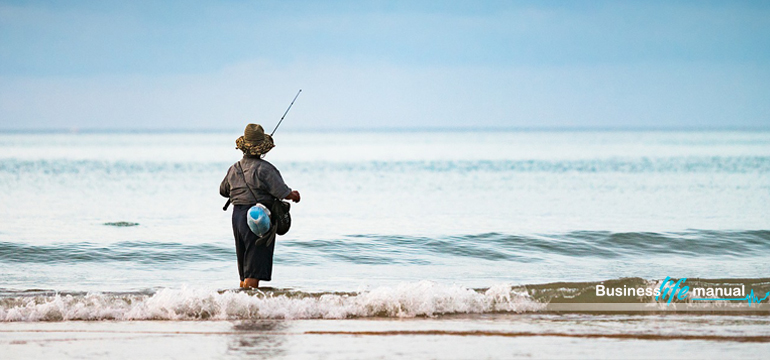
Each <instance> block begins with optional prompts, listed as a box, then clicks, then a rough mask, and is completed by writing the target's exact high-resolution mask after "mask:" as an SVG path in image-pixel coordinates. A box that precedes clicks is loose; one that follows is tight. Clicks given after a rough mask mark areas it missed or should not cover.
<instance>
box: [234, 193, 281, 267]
mask: <svg viewBox="0 0 770 360" xmlns="http://www.w3.org/2000/svg"><path fill="white" fill-rule="evenodd" d="M250 208H251V205H235V206H234V208H233V235H234V236H235V253H236V255H237V256H238V275H240V276H241V281H243V279H246V278H253V279H258V280H264V281H270V278H271V276H272V275H273V251H274V250H275V232H272V234H271V235H270V236H271V237H273V239H272V240H271V239H268V241H267V242H268V243H270V246H265V243H264V242H263V243H261V244H260V245H256V244H255V243H254V242H255V241H257V235H256V234H254V233H253V232H251V229H249V225H248V224H246V212H247V211H248V210H249V209H250Z"/></svg>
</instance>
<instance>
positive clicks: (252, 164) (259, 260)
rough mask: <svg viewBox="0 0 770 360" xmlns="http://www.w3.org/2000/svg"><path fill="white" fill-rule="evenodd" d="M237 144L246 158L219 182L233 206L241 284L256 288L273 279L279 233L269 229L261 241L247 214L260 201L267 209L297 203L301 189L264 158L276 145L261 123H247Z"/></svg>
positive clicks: (234, 232)
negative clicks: (291, 185)
mask: <svg viewBox="0 0 770 360" xmlns="http://www.w3.org/2000/svg"><path fill="white" fill-rule="evenodd" d="M235 146H236V149H239V150H241V151H243V158H242V159H241V160H240V161H238V162H236V163H235V164H233V165H232V166H230V169H228V170H227V175H226V176H225V178H224V180H222V184H220V185H219V193H220V194H221V195H222V196H224V197H226V198H229V200H230V202H231V203H232V204H233V205H234V209H233V235H234V236H235V253H236V254H237V257H238V275H240V277H241V283H240V287H242V288H257V287H259V280H264V281H270V278H271V276H272V273H273V251H274V250H275V236H276V233H275V231H269V232H268V234H266V235H264V236H266V237H268V238H267V239H266V241H262V240H265V239H260V238H259V237H258V236H257V235H256V234H254V233H253V232H251V229H249V226H248V224H247V221H246V213H247V212H248V210H249V208H251V207H252V206H254V205H255V204H257V203H260V204H262V205H264V206H265V207H267V208H268V209H272V208H273V204H274V202H275V201H279V200H278V199H286V200H291V201H294V202H295V203H298V202H299V192H298V191H297V190H292V189H291V188H289V187H288V186H287V185H286V183H284V181H283V178H282V177H281V173H280V172H278V169H276V168H275V166H273V164H271V163H269V162H267V161H266V160H264V159H263V157H264V156H265V154H267V152H268V151H270V150H271V149H272V148H273V147H274V146H275V145H274V144H273V138H272V136H270V135H268V134H265V130H264V129H263V128H262V126H260V125H258V124H249V125H247V126H246V129H245V130H244V131H243V136H241V137H239V138H238V139H237V140H235ZM244 181H245V182H244ZM255 197H256V198H255ZM272 226H273V227H275V226H276V224H273V225H272ZM258 239H259V240H260V242H259V243H257V240H258Z"/></svg>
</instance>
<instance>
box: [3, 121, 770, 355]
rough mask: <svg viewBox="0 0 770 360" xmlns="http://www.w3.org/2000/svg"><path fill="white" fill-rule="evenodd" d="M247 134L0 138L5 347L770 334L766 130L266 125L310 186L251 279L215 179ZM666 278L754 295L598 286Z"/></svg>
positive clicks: (469, 343)
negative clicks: (606, 291)
mask: <svg viewBox="0 0 770 360" xmlns="http://www.w3.org/2000/svg"><path fill="white" fill-rule="evenodd" d="M239 135H240V134H239V133H238V132H211V133H207V132H114V133H112V132H95V133H24V132H22V133H0V204H2V205H1V206H0V219H2V220H0V275H1V276H2V277H1V278H0V348H2V349H3V352H4V353H6V354H10V355H11V356H12V358H13V357H20V358H21V357H34V356H37V355H39V354H49V355H51V356H54V357H57V356H56V355H59V357H61V356H62V354H68V355H66V356H63V357H79V358H80V357H100V356H99V354H102V355H105V354H106V356H108V357H118V358H119V357H126V358H136V357H158V358H168V357H172V358H173V357H180V358H182V357H184V358H190V357H193V358H239V357H244V356H252V357H253V356H256V357H263V358H303V357H304V358H318V357H335V358H337V357H342V358H367V357H370V358H381V357H387V358H390V357H404V358H413V357H418V358H478V357H495V358H499V357H504V358H516V357H527V358H581V357H598V358H616V357H619V356H620V357H638V358H648V357H652V356H656V357H660V355H659V354H666V356H668V357H672V355H676V356H673V357H677V358H725V357H738V356H740V357H743V358H761V357H764V356H766V354H767V352H768V350H770V327H769V326H768V325H770V316H768V315H770V306H769V305H768V300H767V299H765V300H764V301H758V303H757V301H756V300H759V299H761V298H762V297H763V296H765V293H767V292H769V291H770V265H768V264H767V259H768V256H770V132H767V131H684V130H683V131H615V130H606V131H573V130H549V131H535V130H528V131H523V130H520V131H513V130H511V131H459V130H458V131H408V132H397V131H379V132H374V131H345V132H332V131H319V132H288V131H287V132H285V133H284V132H279V133H278V134H277V135H276V139H275V142H276V145H277V146H276V147H275V148H274V149H273V150H272V151H271V152H270V153H269V154H268V155H267V156H266V160H268V161H270V162H272V163H273V164H274V165H275V166H276V167H277V168H278V169H279V170H280V171H281V173H282V175H283V178H284V179H285V181H286V183H287V184H288V185H289V186H290V187H292V188H293V189H296V190H299V191H300V193H301V195H302V201H301V202H300V203H298V204H292V210H291V214H292V219H293V225H292V229H291V231H290V232H289V233H288V234H287V235H285V236H281V237H278V239H277V242H276V244H277V245H276V251H275V252H276V254H275V265H274V270H273V280H272V281H270V282H261V283H260V285H261V286H263V287H262V288H260V289H259V290H249V291H242V290H239V289H238V280H239V279H238V273H237V269H236V265H235V261H236V260H235V248H234V240H233V235H232V228H231V225H230V224H231V220H230V214H231V212H230V211H222V206H223V205H224V202H225V199H224V198H222V197H220V196H219V193H218V187H219V183H220V182H221V180H222V178H223V177H224V175H225V173H226V171H227V169H228V167H229V166H230V165H231V164H232V163H234V162H235V161H237V160H238V159H239V158H240V151H238V150H236V149H235V144H234V141H235V139H236V138H237V137H238V136H239ZM666 277H671V278H674V279H675V280H677V279H686V280H683V283H682V284H683V285H684V284H689V285H690V286H691V288H692V289H695V288H696V287H702V288H707V287H711V288H715V287H722V288H730V289H734V288H740V289H742V291H743V292H741V296H740V297H741V298H742V297H743V296H746V295H747V293H748V292H749V291H753V292H754V294H756V295H757V296H756V299H755V300H754V301H753V302H754V303H753V304H752V301H749V300H748V299H749V297H746V299H747V300H745V301H744V300H732V301H723V300H709V301H701V300H694V298H693V297H692V294H693V292H691V296H689V297H686V296H685V298H684V299H675V300H674V301H673V303H672V304H671V305H666V301H665V300H661V299H658V300H656V299H652V298H650V297H649V296H641V295H639V296H637V294H632V295H628V294H625V295H624V296H599V295H597V288H599V287H600V286H601V287H603V288H618V289H620V288H623V289H629V288H631V289H636V288H643V289H647V288H649V289H661V285H665V284H667V283H665V280H664V279H665V278H666ZM736 291H737V290H736ZM736 296H737V295H736ZM732 298H734V297H732ZM99 339H101V340H99ZM393 343H396V344H400V345H399V346H398V349H393V348H392V347H391V345H392V344H393ZM191 345H194V346H191ZM621 349H622V350H621ZM620 351H622V352H620ZM621 354H622V356H621ZM656 354H658V355H656ZM666 356H664V357H666ZM4 358H5V357H4Z"/></svg>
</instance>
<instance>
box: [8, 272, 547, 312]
mask: <svg viewBox="0 0 770 360" xmlns="http://www.w3.org/2000/svg"><path fill="white" fill-rule="evenodd" d="M543 307H544V304H541V303H538V302H536V301H534V300H532V299H531V298H530V297H529V295H527V294H526V293H525V292H519V291H517V290H514V289H513V288H512V287H511V286H510V285H507V284H500V285H496V286H493V287H491V288H489V289H488V290H487V291H485V292H477V291H475V290H473V289H469V288H465V287H462V286H458V285H441V284H437V283H434V282H430V281H420V282H414V283H402V284H400V285H398V286H395V287H379V288H376V289H373V290H371V291H365V292H360V293H358V294H355V295H344V294H343V295H340V294H322V295H320V296H312V295H310V294H301V295H299V296H297V295H296V294H294V295H286V294H280V295H275V294H272V293H270V292H268V293H258V294H249V293H247V292H238V291H225V292H222V293H220V292H218V291H212V290H206V289H194V288H182V289H161V290H158V291H157V292H155V293H154V294H152V295H141V294H128V295H115V294H102V293H89V294H86V295H54V296H32V297H29V296H27V297H12V298H5V299H0V321H65V320H235V319H344V318H352V317H374V316H383V317H399V318H409V317H415V316H435V315H441V314H463V313H468V314H471V313H487V312H527V311H537V310H540V309H542V308H543Z"/></svg>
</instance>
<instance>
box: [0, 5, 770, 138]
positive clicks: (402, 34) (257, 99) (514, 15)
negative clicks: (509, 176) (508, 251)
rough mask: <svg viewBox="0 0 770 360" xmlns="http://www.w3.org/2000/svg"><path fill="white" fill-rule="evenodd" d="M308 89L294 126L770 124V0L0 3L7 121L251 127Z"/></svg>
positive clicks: (79, 126)
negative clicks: (250, 125)
mask: <svg viewBox="0 0 770 360" xmlns="http://www.w3.org/2000/svg"><path fill="white" fill-rule="evenodd" d="M299 89H302V90H303V92H302V94H301V95H300V97H299V99H298V100H297V103H296V104H295V105H294V107H293V108H292V111H291V112H290V113H289V115H288V116H287V119H286V121H285V123H284V125H282V128H283V127H285V128H286V129H287V131H288V130H336V129H392V130H400V129H473V128H478V129H516V128H527V129H541V128H542V129H554V128H579V129H607V128H610V129H626V128H632V129H639V128H641V129H683V128H684V129H722V128H748V129H756V128H762V129H766V128H770V2H767V1H736V0H733V1H499V2H498V1H461V0H453V1H235V0H230V1H227V0H225V1H209V2H205V1H34V0H33V1H2V0H0V130H87V129H93V130H143V129H147V130H231V129H242V128H243V126H244V125H245V124H246V123H248V122H257V123H263V124H274V123H276V122H277V121H278V119H280V117H281V115H282V114H283V112H284V110H285V109H286V107H287V106H288V104H289V102H290V101H291V99H292V97H293V96H294V94H295V93H296V92H297V90H299ZM266 127H267V128H271V127H272V125H268V126H266Z"/></svg>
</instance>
